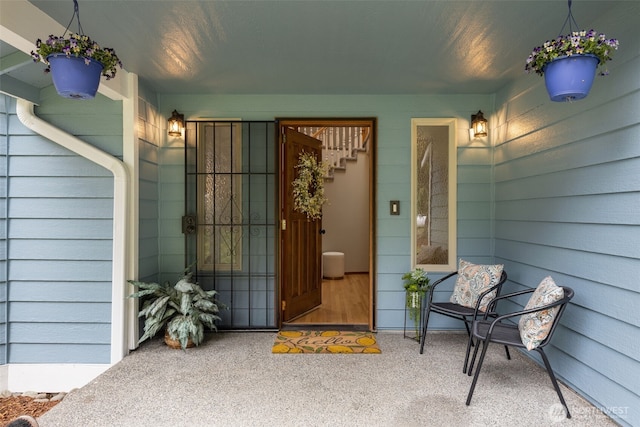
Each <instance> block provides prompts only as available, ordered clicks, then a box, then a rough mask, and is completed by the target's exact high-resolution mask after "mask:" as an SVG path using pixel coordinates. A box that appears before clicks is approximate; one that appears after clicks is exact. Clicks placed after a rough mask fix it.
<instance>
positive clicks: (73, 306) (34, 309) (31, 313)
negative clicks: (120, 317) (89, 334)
mask: <svg viewBox="0 0 640 427" xmlns="http://www.w3.org/2000/svg"><path fill="white" fill-rule="evenodd" d="M9 322H10V323H13V322H34V323H40V322H47V323H52V322H53V323H56V322H59V323H65V322H68V323H79V322H85V323H110V322H111V303H110V302H109V303H89V302H76V301H73V302H34V301H29V302H10V303H9Z"/></svg>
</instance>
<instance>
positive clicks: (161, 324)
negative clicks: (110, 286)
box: [129, 267, 225, 350]
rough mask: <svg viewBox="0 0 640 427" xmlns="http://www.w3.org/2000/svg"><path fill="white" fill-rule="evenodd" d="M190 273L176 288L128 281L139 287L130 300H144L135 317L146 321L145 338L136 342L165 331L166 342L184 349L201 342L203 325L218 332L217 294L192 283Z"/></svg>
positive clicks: (178, 282)
mask: <svg viewBox="0 0 640 427" xmlns="http://www.w3.org/2000/svg"><path fill="white" fill-rule="evenodd" d="M190 270H191V268H190V267H188V268H187V269H186V270H185V273H184V275H183V276H182V277H181V278H180V279H179V280H178V281H177V282H176V284H175V285H171V284H170V283H169V282H166V283H165V284H163V285H160V284H158V283H151V282H139V281H135V280H130V281H129V283H131V284H132V285H134V286H136V287H137V288H138V291H137V292H135V293H133V294H131V295H130V298H141V299H142V300H143V303H142V310H140V313H139V314H138V317H144V318H145V322H144V335H142V337H141V338H140V341H139V343H141V342H143V341H145V340H146V339H149V338H152V337H154V336H155V335H156V334H157V333H158V332H160V331H161V330H164V331H165V336H164V340H165V343H166V344H167V345H168V346H169V347H172V348H182V349H183V350H184V349H186V348H187V347H193V346H194V345H195V346H198V345H200V344H201V343H202V341H203V340H204V327H205V326H206V327H208V328H209V329H211V330H217V327H216V325H215V322H216V321H217V320H220V317H219V316H218V313H219V311H220V308H225V307H224V305H223V304H221V303H220V302H218V301H217V299H216V294H217V292H216V291H214V290H212V291H205V290H203V289H202V287H200V285H198V284H197V283H194V282H192V280H191V279H192V274H193V273H192V272H191V271H190Z"/></svg>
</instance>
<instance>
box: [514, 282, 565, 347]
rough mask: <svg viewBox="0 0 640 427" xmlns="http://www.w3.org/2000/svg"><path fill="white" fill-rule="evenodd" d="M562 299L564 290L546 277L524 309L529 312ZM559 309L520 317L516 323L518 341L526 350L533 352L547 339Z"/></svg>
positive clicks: (555, 308) (554, 308)
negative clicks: (518, 334) (520, 341)
mask: <svg viewBox="0 0 640 427" xmlns="http://www.w3.org/2000/svg"><path fill="white" fill-rule="evenodd" d="M562 298H564V289H562V288H561V287H559V286H556V283H555V282H554V281H553V279H552V278H551V276H547V277H545V278H544V279H542V282H540V284H539V285H538V287H537V288H536V290H535V291H534V292H533V294H532V295H531V298H529V302H528V303H527V305H526V306H525V307H524V309H525V310H529V309H531V308H536V307H542V306H544V305H547V304H552V303H554V302H556V301H559V300H561V299H562ZM559 309H560V307H553V308H551V309H549V310H543V311H538V312H535V313H529V314H524V315H522V316H521V317H520V321H519V322H518V329H519V330H520V339H521V340H522V344H524V345H525V346H526V347H527V350H533V349H534V348H536V347H538V346H539V345H540V344H541V343H542V341H544V340H545V338H547V335H549V331H550V330H551V326H552V325H553V319H555V317H556V314H557V313H558V310H559Z"/></svg>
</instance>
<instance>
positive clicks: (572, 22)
mask: <svg viewBox="0 0 640 427" xmlns="http://www.w3.org/2000/svg"><path fill="white" fill-rule="evenodd" d="M74 1H75V0H74ZM567 5H568V6H569V13H568V14H567V18H566V19H565V20H564V24H562V28H561V29H560V33H559V34H558V36H563V35H564V28H565V27H566V26H567V23H568V24H569V34H572V33H573V25H575V27H576V31H578V30H579V28H580V27H579V26H578V23H577V22H576V20H575V18H574V17H573V13H572V12H571V0H567Z"/></svg>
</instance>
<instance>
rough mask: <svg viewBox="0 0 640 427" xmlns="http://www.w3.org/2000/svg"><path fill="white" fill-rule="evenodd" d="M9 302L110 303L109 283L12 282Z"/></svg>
mask: <svg viewBox="0 0 640 427" xmlns="http://www.w3.org/2000/svg"><path fill="white" fill-rule="evenodd" d="M8 298H9V300H10V301H14V302H16V301H22V302H28V301H32V302H103V303H110V302H111V282H108V281H104V282H86V281H78V282H73V281H69V280H65V281H60V282H53V281H49V282H39V281H38V282H33V281H13V282H11V285H10V287H9V291H8Z"/></svg>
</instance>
